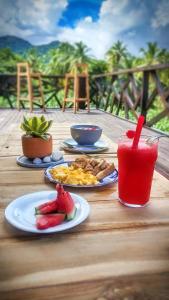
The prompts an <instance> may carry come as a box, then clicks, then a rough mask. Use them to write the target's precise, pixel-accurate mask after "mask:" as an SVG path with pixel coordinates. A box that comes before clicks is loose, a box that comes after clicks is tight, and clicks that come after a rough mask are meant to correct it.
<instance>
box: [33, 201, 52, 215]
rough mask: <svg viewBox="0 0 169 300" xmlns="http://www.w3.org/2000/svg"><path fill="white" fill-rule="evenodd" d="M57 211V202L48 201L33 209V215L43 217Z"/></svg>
mask: <svg viewBox="0 0 169 300" xmlns="http://www.w3.org/2000/svg"><path fill="white" fill-rule="evenodd" d="M56 211H57V201H56V200H53V201H48V202H46V203H43V204H41V205H39V206H38V207H35V214H36V215H39V214H40V215H44V214H49V213H52V212H56Z"/></svg>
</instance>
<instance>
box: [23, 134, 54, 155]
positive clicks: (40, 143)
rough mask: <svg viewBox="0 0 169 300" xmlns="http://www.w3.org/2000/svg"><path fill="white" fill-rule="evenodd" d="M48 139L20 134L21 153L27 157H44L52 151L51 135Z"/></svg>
mask: <svg viewBox="0 0 169 300" xmlns="http://www.w3.org/2000/svg"><path fill="white" fill-rule="evenodd" d="M48 136H49V138H48V140H43V139H42V138H38V137H31V136H27V135H23V136H22V150H23V154H24V155H25V156H26V157H28V158H35V157H40V158H41V157H44V156H47V155H51V153H52V136H51V135H50V134H48Z"/></svg>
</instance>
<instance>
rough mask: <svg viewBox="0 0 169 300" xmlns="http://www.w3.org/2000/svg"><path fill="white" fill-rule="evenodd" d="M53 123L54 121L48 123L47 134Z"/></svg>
mask: <svg viewBox="0 0 169 300" xmlns="http://www.w3.org/2000/svg"><path fill="white" fill-rule="evenodd" d="M52 123H53V121H52V120H50V121H48V125H47V127H46V132H47V131H48V129H49V128H50V127H51V125H52Z"/></svg>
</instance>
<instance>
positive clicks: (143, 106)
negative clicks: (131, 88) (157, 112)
mask: <svg viewBox="0 0 169 300" xmlns="http://www.w3.org/2000/svg"><path fill="white" fill-rule="evenodd" d="M148 88H149V71H144V72H143V93H142V98H141V114H142V115H143V116H144V117H145V123H146V115H147V102H148Z"/></svg>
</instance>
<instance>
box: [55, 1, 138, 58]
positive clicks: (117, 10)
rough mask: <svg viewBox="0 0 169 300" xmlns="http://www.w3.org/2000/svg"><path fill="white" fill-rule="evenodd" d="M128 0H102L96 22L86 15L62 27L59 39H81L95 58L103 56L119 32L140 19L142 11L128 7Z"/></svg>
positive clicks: (72, 40) (135, 23)
mask: <svg viewBox="0 0 169 300" xmlns="http://www.w3.org/2000/svg"><path fill="white" fill-rule="evenodd" d="M130 4H131V1H130V0H120V1H119V0H106V1H103V3H102V6H101V9H100V13H99V19H98V21H97V22H94V21H92V19H89V18H88V17H87V18H85V19H83V20H80V21H79V22H78V23H77V24H76V27H75V28H62V29H61V30H60V32H59V33H58V39H59V40H60V41H68V42H71V43H74V42H78V41H80V40H83V42H84V43H85V44H87V45H88V47H89V48H91V49H92V50H93V53H94V55H95V56H96V57H97V58H101V57H103V56H104V54H105V52H106V51H107V50H108V48H109V47H111V46H112V44H113V43H114V42H115V41H117V40H118V39H119V35H120V33H122V32H123V31H124V30H125V31H126V30H129V29H131V28H133V26H136V25H138V24H139V23H140V22H141V21H142V17H143V12H142V11H141V10H138V9H137V10H135V9H131V8H129V5H130Z"/></svg>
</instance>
